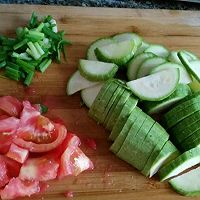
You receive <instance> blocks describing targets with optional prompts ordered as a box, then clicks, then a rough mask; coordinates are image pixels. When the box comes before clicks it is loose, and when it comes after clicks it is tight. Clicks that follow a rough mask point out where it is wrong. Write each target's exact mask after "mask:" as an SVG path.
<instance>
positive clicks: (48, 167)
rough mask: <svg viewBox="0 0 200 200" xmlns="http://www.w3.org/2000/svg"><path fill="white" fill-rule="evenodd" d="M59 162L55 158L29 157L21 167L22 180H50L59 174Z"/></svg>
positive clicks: (20, 176) (20, 175)
mask: <svg viewBox="0 0 200 200" xmlns="http://www.w3.org/2000/svg"><path fill="white" fill-rule="evenodd" d="M58 167H59V163H58V162H56V161H55V160H54V159H53V158H48V156H45V157H39V158H29V159H28V160H27V161H26V162H25V163H24V164H23V165H22V167H21V169H20V173H19V178H20V179H22V180H30V181H31V180H37V181H48V180H53V179H55V178H56V176H57V171H58Z"/></svg>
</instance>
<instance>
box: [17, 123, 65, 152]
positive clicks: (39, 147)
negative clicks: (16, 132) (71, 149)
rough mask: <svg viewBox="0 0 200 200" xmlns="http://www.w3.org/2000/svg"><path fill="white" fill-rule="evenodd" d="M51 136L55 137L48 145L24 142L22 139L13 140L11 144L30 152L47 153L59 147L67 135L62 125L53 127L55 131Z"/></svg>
mask: <svg viewBox="0 0 200 200" xmlns="http://www.w3.org/2000/svg"><path fill="white" fill-rule="evenodd" d="M50 134H51V135H56V139H55V140H54V141H53V142H50V143H39V144H38V143H35V142H32V141H26V140H24V139H23V138H14V139H13V142H14V143H15V144H17V145H18V146H20V147H23V148H25V149H28V150H29V151H30V152H37V153H41V152H47V151H50V150H52V149H55V148H56V147H57V146H59V145H60V144H61V143H62V142H63V141H64V139H65V137H66V135H67V129H66V128H65V127H64V126H63V125H58V124H57V125H55V129H54V130H53V131H52V132H51V133H50Z"/></svg>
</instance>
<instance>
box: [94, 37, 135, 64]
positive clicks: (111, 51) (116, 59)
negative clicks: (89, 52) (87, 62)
mask: <svg viewBox="0 0 200 200" xmlns="http://www.w3.org/2000/svg"><path fill="white" fill-rule="evenodd" d="M136 50H137V46H136V45H135V43H134V41H133V40H130V41H129V40H125V41H122V42H116V43H113V44H109V45H107V46H103V47H98V48H96V49H95V54H96V56H97V58H98V59H99V60H101V61H104V62H112V63H115V64H116V65H119V66H121V65H125V64H126V63H127V62H128V61H129V60H130V59H131V58H132V57H133V55H134V53H135V52H136Z"/></svg>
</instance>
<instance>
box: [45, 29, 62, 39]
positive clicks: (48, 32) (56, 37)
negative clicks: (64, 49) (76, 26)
mask: <svg viewBox="0 0 200 200" xmlns="http://www.w3.org/2000/svg"><path fill="white" fill-rule="evenodd" d="M43 32H44V34H46V35H48V36H49V37H51V38H52V39H54V40H57V41H60V39H61V38H60V35H58V34H57V33H54V32H53V31H52V30H51V29H50V28H48V27H46V26H44V27H43Z"/></svg>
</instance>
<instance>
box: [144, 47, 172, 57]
mask: <svg viewBox="0 0 200 200" xmlns="http://www.w3.org/2000/svg"><path fill="white" fill-rule="evenodd" d="M144 52H151V53H153V54H155V55H157V56H160V57H163V58H167V57H168V56H169V51H168V50H167V49H166V48H165V47H164V46H162V45H158V44H151V45H150V46H149V47H148V48H147V49H146V50H145V51H144Z"/></svg>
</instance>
